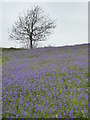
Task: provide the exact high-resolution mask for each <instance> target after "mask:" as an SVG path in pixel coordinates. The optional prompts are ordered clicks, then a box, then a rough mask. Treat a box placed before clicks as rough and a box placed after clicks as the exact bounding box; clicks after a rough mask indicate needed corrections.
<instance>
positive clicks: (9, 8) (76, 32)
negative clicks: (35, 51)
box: [0, 2, 88, 47]
mask: <svg viewBox="0 0 90 120" xmlns="http://www.w3.org/2000/svg"><path fill="white" fill-rule="evenodd" d="M33 5H39V6H40V7H41V8H42V9H43V10H44V12H45V14H49V16H50V17H51V18H52V19H53V20H54V19H57V20H56V28H55V29H54V30H53V34H51V35H50V36H48V37H47V40H46V41H45V42H39V43H38V47H44V46H65V45H75V44H83V43H88V2H42V3H41V2H37V3H36V2H18V3H16V2H15V3H14V2H7V3H6V2H5V3H2V4H0V13H1V14H0V18H2V20H1V22H0V33H1V32H2V36H0V39H2V41H0V47H1V46H2V47H21V46H22V44H19V43H18V42H16V41H11V40H9V34H8V30H10V29H11V28H12V25H13V24H14V22H15V21H17V19H18V16H19V14H20V13H22V12H23V11H26V10H27V9H31V8H32V6H33Z"/></svg>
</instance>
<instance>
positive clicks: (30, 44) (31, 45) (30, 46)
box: [30, 39, 33, 49]
mask: <svg viewBox="0 0 90 120" xmlns="http://www.w3.org/2000/svg"><path fill="white" fill-rule="evenodd" d="M30 47H31V49H32V48H33V46H32V39H31V40H30Z"/></svg>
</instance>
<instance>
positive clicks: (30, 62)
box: [2, 45, 88, 118]
mask: <svg viewBox="0 0 90 120" xmlns="http://www.w3.org/2000/svg"><path fill="white" fill-rule="evenodd" d="M2 117H3V118H55V117H56V118H88V45H77V46H66V47H55V48H54V47H48V48H37V49H32V50H3V52H2Z"/></svg>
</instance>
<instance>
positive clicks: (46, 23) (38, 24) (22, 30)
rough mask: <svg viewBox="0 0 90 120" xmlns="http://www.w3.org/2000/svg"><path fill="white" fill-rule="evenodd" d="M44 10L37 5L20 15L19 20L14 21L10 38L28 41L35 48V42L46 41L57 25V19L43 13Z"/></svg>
mask: <svg viewBox="0 0 90 120" xmlns="http://www.w3.org/2000/svg"><path fill="white" fill-rule="evenodd" d="M43 13H44V11H43V10H42V9H41V8H40V7H39V6H35V7H34V8H32V9H31V10H27V12H26V13H25V12H24V14H23V16H21V15H19V17H18V20H17V22H15V23H14V25H13V27H12V29H11V32H10V38H12V39H13V40H18V41H20V42H22V43H26V44H27V45H28V46H29V48H31V49H32V48H33V43H36V42H37V41H45V40H46V37H47V36H48V35H49V34H51V33H52V32H51V30H52V29H53V28H55V27H56V25H55V20H53V21H52V20H51V19H50V18H49V16H48V15H47V16H46V15H43Z"/></svg>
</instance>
